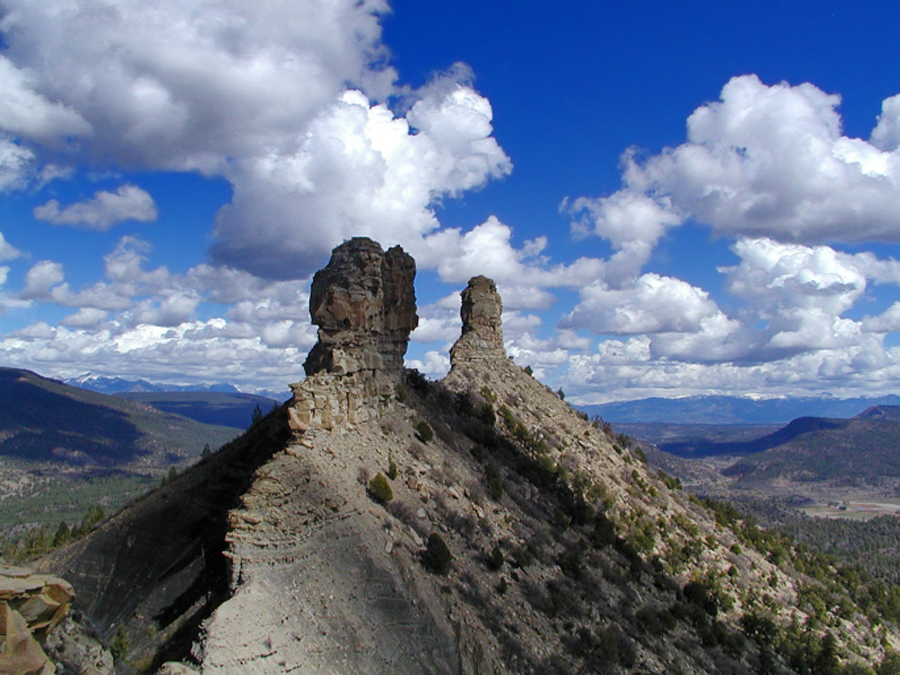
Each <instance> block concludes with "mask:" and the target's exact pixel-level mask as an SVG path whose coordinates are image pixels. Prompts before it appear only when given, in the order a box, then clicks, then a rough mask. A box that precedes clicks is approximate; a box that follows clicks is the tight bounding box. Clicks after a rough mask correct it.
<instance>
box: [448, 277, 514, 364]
mask: <svg viewBox="0 0 900 675" xmlns="http://www.w3.org/2000/svg"><path fill="white" fill-rule="evenodd" d="M461 295H462V306H461V308H460V312H459V314H460V317H461V318H462V323H463V326H462V335H460V338H459V340H457V341H456V344H455V345H453V349H451V350H450V362H451V364H454V365H455V364H456V363H457V362H466V361H484V360H495V359H505V358H506V350H505V349H504V348H503V329H502V327H501V323H500V315H501V314H502V312H503V303H502V302H501V300H500V294H499V293H497V285H496V284H495V283H494V282H493V281H492V280H491V279H488V278H487V277H484V276H477V277H472V278H471V279H470V280H469V285H468V286H466V289H465V290H464V291H463V292H462V294H461Z"/></svg>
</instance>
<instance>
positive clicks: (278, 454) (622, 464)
mask: <svg viewBox="0 0 900 675" xmlns="http://www.w3.org/2000/svg"><path fill="white" fill-rule="evenodd" d="M414 269H415V268H414V264H412V263H411V259H409V258H408V256H406V254H405V253H403V252H402V250H400V249H397V248H395V249H391V250H390V251H388V252H387V253H384V252H383V251H382V250H381V248H380V247H379V246H378V245H377V244H375V243H374V242H371V241H370V240H365V239H354V240H351V241H350V242H346V243H345V244H344V245H342V246H341V247H338V249H336V250H335V252H334V255H333V256H332V261H331V263H329V266H328V267H327V268H325V270H323V271H322V272H320V273H319V274H317V275H316V280H315V281H314V289H313V293H312V297H311V301H310V309H311V314H312V315H313V319H314V321H315V322H316V324H317V325H318V326H319V328H320V331H319V337H320V341H319V344H318V345H317V346H316V348H314V350H313V351H312V352H311V354H310V358H309V359H308V361H307V366H306V369H307V374H308V377H307V379H306V380H305V381H304V382H302V383H299V384H297V385H294V386H293V387H292V389H293V391H294V398H293V399H292V400H291V401H290V402H289V403H288V404H287V406H286V407H285V408H283V409H282V410H279V411H277V412H276V413H273V415H270V416H269V417H267V418H266V419H264V420H263V421H262V422H260V424H259V425H258V427H257V428H255V429H251V431H250V433H249V434H248V437H247V439H244V440H239V441H236V442H235V443H234V444H232V445H230V446H228V447H226V448H225V449H224V450H223V451H221V452H220V453H217V454H216V455H214V456H213V458H211V460H210V462H209V466H207V467H206V468H204V467H203V466H202V465H201V466H199V467H197V469H196V470H194V473H195V474H196V476H195V477H190V476H189V475H188V474H190V473H191V472H186V474H185V476H183V477H182V478H181V480H182V482H183V483H185V484H186V483H187V482H188V481H190V482H191V485H192V486H193V487H192V488H191V489H184V488H180V489H179V488H178V486H177V485H176V486H169V487H168V492H164V495H165V496H166V498H165V499H162V498H161V497H160V496H154V497H152V498H151V499H148V502H147V503H146V504H145V505H144V507H143V513H144V516H143V517H145V518H147V519H149V520H148V521H147V523H149V522H150V521H152V520H153V519H154V518H156V519H162V518H163V514H171V510H169V511H166V510H165V509H164V507H163V504H164V503H168V504H169V506H170V507H173V506H174V507H180V508H182V509H184V508H191V504H192V503H196V501H197V500H201V501H202V503H204V504H207V503H208V502H209V501H210V500H206V501H203V500H204V498H203V494H204V492H203V490H204V489H205V485H206V483H208V480H207V479H206V478H205V476H207V475H208V473H209V472H210V471H212V467H215V469H216V470H217V471H229V469H230V471H231V472H232V473H233V474H235V475H236V476H237V478H236V479H235V480H234V481H233V482H232V483H231V484H229V487H228V490H227V494H228V495H231V497H230V499H233V500H234V501H233V503H231V502H229V499H226V498H225V496H224V493H223V496H222V498H220V499H218V500H215V505H216V506H215V509H213V508H212V507H211V506H210V507H209V508H210V510H211V513H212V512H214V513H216V514H221V515H222V517H223V518H227V525H226V524H223V525H221V527H222V529H215V530H210V529H204V530H203V531H204V533H205V535H204V536H206V539H205V540H206V541H207V542H208V543H207V546H208V548H206V549H204V550H205V551H207V554H206V555H205V556H200V557H198V555H197V553H196V552H195V553H194V554H193V557H191V556H186V557H184V556H183V560H181V561H179V560H178V559H177V558H175V553H176V549H177V547H172V550H171V551H170V550H169V549H165V550H164V551H161V555H157V560H156V561H155V565H156V567H157V568H159V570H162V571H157V572H154V573H153V574H148V573H147V571H146V570H142V569H141V568H140V565H138V563H137V562H136V561H135V560H131V562H130V563H129V564H128V565H126V562H128V561H129V559H130V558H129V556H132V557H133V555H134V554H133V553H132V551H133V550H134V549H135V548H140V546H141V545H142V544H141V537H142V536H143V535H142V531H141V528H138V527H135V526H134V524H133V519H134V518H135V516H134V514H133V512H129V511H128V510H126V511H124V512H122V513H121V514H119V515H117V516H116V518H115V519H113V521H111V523H115V522H116V521H117V519H118V523H119V524H118V525H113V524H107V525H105V526H104V527H102V528H100V530H98V531H97V532H95V533H94V534H93V535H91V537H89V538H88V540H87V541H85V543H83V544H81V548H80V549H79V550H77V551H74V550H70V551H69V552H67V553H62V554H59V555H58V556H57V557H56V559H55V560H56V562H55V563H54V564H55V567H54V569H59V570H60V571H61V572H65V571H66V570H68V571H69V572H73V571H78V570H80V572H79V574H80V576H79V574H76V577H77V578H74V577H72V576H71V574H70V575H69V576H70V578H72V579H73V582H75V583H76V587H77V586H78V581H79V580H84V581H85V583H88V582H89V581H90V579H89V577H87V576H86V575H85V573H84V570H85V562H84V561H86V560H91V561H92V563H93V564H95V565H99V566H100V567H101V568H102V566H103V565H104V564H106V565H107V566H109V565H110V564H112V563H111V561H110V558H109V555H111V554H112V552H114V553H115V556H116V557H115V561H116V563H115V564H116V565H118V566H119V569H120V570H122V572H123V573H127V574H129V575H132V576H136V575H142V576H141V577H140V578H142V579H146V580H147V583H146V585H145V587H143V588H142V589H141V591H140V593H141V594H142V595H143V596H144V597H143V598H142V599H141V598H139V599H128V600H127V601H126V600H125V599H122V598H115V597H112V596H110V595H102V599H101V600H94V601H92V602H93V603H94V604H93V605H92V606H91V610H92V611H89V612H86V613H87V614H88V615H89V616H92V617H105V618H104V619H103V620H101V621H100V623H102V625H103V627H104V628H105V630H106V631H107V633H106V634H107V635H108V634H109V630H110V628H111V626H112V625H113V623H114V620H115V621H122V622H123V625H125V626H127V628H128V631H129V634H130V635H131V636H132V638H134V639H135V641H138V640H137V638H140V642H141V647H140V649H141V650H143V651H138V650H136V651H135V654H134V655H133V656H132V659H136V657H137V656H138V654H148V653H150V650H152V649H156V654H157V656H156V657H155V663H159V661H160V660H161V656H162V655H166V654H168V655H178V654H179V651H178V649H176V648H175V647H174V646H173V642H172V641H171V639H170V637H171V636H172V635H174V634H175V633H176V632H177V631H176V630H175V629H173V627H172V625H175V624H177V625H179V626H182V627H189V626H196V625H198V623H200V621H201V620H202V624H201V628H200V630H199V632H198V633H196V634H195V637H194V646H193V649H192V652H191V656H190V657H189V658H188V660H189V661H191V662H192V664H193V665H192V666H190V667H195V668H197V669H200V670H202V672H203V673H209V674H220V673H222V674H225V673H251V674H252V673H284V672H297V673H334V672H341V673H344V672H347V673H349V672H366V673H506V672H518V673H538V672H540V673H545V672H550V673H569V672H572V673H574V672H611V673H619V672H642V673H714V672H716V673H718V672H729V673H751V672H756V671H760V672H762V671H765V672H771V673H792V672H800V671H798V670H797V669H796V667H795V666H794V665H793V664H792V662H791V658H792V657H791V656H790V655H789V654H788V653H787V652H783V653H782V652H778V650H777V649H776V644H775V642H774V638H770V637H767V636H769V635H770V631H769V627H770V626H769V624H768V623H765V621H770V622H771V626H772V630H775V631H776V632H777V631H778V630H781V629H779V628H777V627H778V626H779V625H780V626H784V627H785V628H784V630H785V631H788V630H789V627H790V626H792V625H797V626H806V627H807V628H806V630H807V632H806V633H805V635H807V636H808V638H810V639H809V640H808V641H807V642H806V643H804V644H806V645H807V647H805V648H807V649H809V650H811V651H809V653H808V654H806V655H807V656H809V658H810V659H812V658H816V659H824V658H825V656H827V657H828V658H831V653H830V652H829V654H826V655H825V656H822V654H821V653H820V652H821V651H824V650H823V649H820V648H819V647H818V646H817V645H818V644H819V642H822V641H823V640H824V637H825V636H828V635H830V636H831V638H830V639H834V640H835V644H836V645H837V646H838V647H839V648H840V656H839V657H838V656H835V659H836V661H835V663H838V664H839V665H840V663H844V664H848V665H852V664H856V665H859V667H863V666H864V665H865V664H874V663H877V662H878V661H879V660H880V659H881V658H882V656H883V655H884V653H885V649H886V648H889V647H891V646H894V647H896V646H897V645H898V641H897V632H896V630H895V629H894V628H892V627H890V626H888V625H887V624H885V625H884V627H882V628H879V629H878V630H877V631H876V629H875V627H874V623H873V620H872V619H871V618H870V617H869V616H866V614H865V613H864V612H862V611H861V610H860V609H859V608H858V607H856V606H855V605H853V604H852V603H851V602H848V603H847V604H845V605H842V610H841V612H839V613H838V612H835V613H831V614H829V613H826V614H825V615H820V613H819V609H817V606H816V605H815V603H812V602H811V601H809V599H808V596H809V593H810V590H809V589H815V588H818V586H817V584H818V585H819V586H820V585H821V582H818V581H816V580H815V579H813V578H811V577H809V576H808V575H806V574H805V573H804V572H803V571H802V570H801V569H800V567H799V566H798V564H797V562H796V560H797V559H796V558H794V557H791V556H790V555H784V554H782V555H779V556H776V555H773V551H771V550H766V548H765V547H763V546H762V545H761V544H759V541H760V539H759V538H758V536H757V535H753V536H750V534H748V532H750V533H752V530H750V529H749V526H748V525H747V524H746V523H743V522H742V521H740V519H739V518H736V517H734V516H732V515H729V514H728V513H727V512H721V513H719V512H711V511H710V510H709V509H707V508H706V507H704V506H703V505H702V504H700V503H699V502H697V501H696V500H692V499H691V498H689V497H688V496H687V495H686V494H684V493H682V492H681V491H680V490H678V489H677V486H676V485H674V483H673V482H672V481H670V480H668V479H667V478H666V477H665V476H661V475H657V474H655V473H652V472H651V471H649V469H648V468H647V466H646V464H644V463H643V461H642V459H641V455H640V452H639V451H638V450H637V449H635V448H633V447H629V440H628V439H626V438H622V437H616V436H613V435H612V434H611V433H610V432H609V430H608V429H604V428H603V427H602V426H601V425H598V424H592V423H591V422H590V421H589V420H587V419H585V417H584V416H581V415H579V414H578V413H577V412H576V411H574V410H573V409H572V408H571V407H569V406H568V405H567V404H566V403H565V402H564V401H562V400H561V399H560V397H559V396H557V395H556V394H554V393H553V392H551V391H550V390H549V389H547V387H545V386H544V385H542V384H541V383H540V382H538V381H537V380H535V379H534V378H532V377H531V376H530V375H529V374H528V373H527V372H525V371H524V370H523V369H522V368H519V367H518V366H516V365H515V364H514V363H513V362H512V361H511V360H510V359H509V358H507V356H506V353H505V350H504V349H503V338H502V326H501V323H500V317H501V310H502V304H501V300H500V297H499V295H498V294H497V291H496V287H495V285H494V284H493V282H491V281H490V280H489V279H487V278H485V277H476V278H474V279H472V280H471V281H470V283H469V285H468V287H467V288H466V289H465V290H464V291H463V293H462V309H461V317H462V320H463V331H462V335H461V337H460V339H459V341H458V342H457V344H456V345H455V346H454V347H453V350H452V351H451V363H452V368H451V371H450V373H449V374H448V375H447V376H446V377H445V378H444V380H443V381H442V382H429V381H428V380H426V379H425V378H423V377H422V376H420V375H419V374H418V373H415V372H413V371H406V370H404V369H403V367H402V355H403V353H404V352H405V347H406V339H407V338H408V335H409V331H410V330H411V329H412V328H413V327H415V324H416V319H415V304H414V302H415V300H414V298H415V295H414V292H413V289H412V283H413V276H414ZM251 446H252V447H255V448H256V450H255V451H254V452H253V453H251V454H252V455H253V456H254V457H256V458H257V460H256V461H255V462H253V463H249V462H244V463H243V464H240V463H238V462H237V458H239V457H242V456H244V454H242V453H247V452H248V451H247V450H246V449H245V448H246V447H251ZM222 453H225V454H226V455H227V454H228V453H231V455H230V459H229V461H227V462H226V461H224V460H222V459H221V458H220V457H221V455H222ZM204 471H205V472H207V474H204V473H203V472H204ZM379 474H380V476H379ZM385 484H386V485H387V486H388V488H389V489H387V490H385V488H384V487H381V486H383V485H385ZM223 507H224V508H225V509H226V510H224V511H222V510H221V509H222V508H223ZM216 509H219V510H216ZM154 513H156V514H157V515H155V516H154V515H153V514H154ZM210 518H211V519H212V520H210V521H208V522H209V523H212V522H215V523H223V522H224V521H223V520H220V519H219V516H215V518H213V516H212V515H211V516H210ZM130 519H131V520H130ZM129 523H132V524H129ZM145 525H146V523H145ZM201 525H202V523H199V522H196V523H193V524H191V525H190V526H188V525H185V526H184V527H183V528H178V527H176V528H175V529H176V532H175V533H174V534H175V535H178V533H179V532H180V531H181V530H182V529H185V530H190V529H191V528H194V530H196V528H197V527H200V526H201ZM170 527H171V523H170ZM204 527H207V528H208V527H209V525H206V526H204ZM218 527H220V525H216V528H218ZM113 528H118V529H117V530H115V529H113ZM116 532H118V536H119V537H121V535H122V534H123V533H124V532H127V533H128V536H129V537H130V538H131V541H130V543H129V544H128V545H127V546H123V545H118V548H113V543H114V542H115V541H118V540H119V539H117V538H116ZM173 536H174V535H173ZM220 536H221V540H220V541H221V544H220V547H219V548H218V549H216V548H215V546H214V543H215V541H216V540H217V539H216V538H217V537H220ZM97 541H106V542H107V543H106V547H107V548H109V549H110V553H109V554H106V555H102V554H100V553H98V551H99V550H101V549H102V547H99V546H98V545H97V544H96V543H92V542H97ZM219 551H221V557H216V556H217V555H218V552H219ZM92 552H93V553H92ZM216 560H227V561H228V564H227V565H225V566H223V567H221V568H220V567H216V565H217V563H216V562H215V561H216ZM79 561H81V562H79ZM104 561H106V562H105V563H104ZM204 565H205V567H204ZM52 566H53V565H51V567H52ZM188 570H193V571H192V572H191V573H190V574H189V573H188ZM176 572H177V573H176ZM216 575H219V576H216ZM103 576H104V575H103V573H100V572H95V573H94V577H95V578H102V577H103ZM107 576H108V575H107ZM209 577H215V579H217V580H218V581H216V582H215V583H212V582H210V581H209V580H208V578H209ZM188 582H190V583H188ZM93 583H94V587H98V582H93ZM204 584H205V586H204ZM220 584H223V585H226V586H227V590H225V589H224V588H222V586H221V585H220ZM88 585H90V584H88ZM198 588H199V589H200V590H202V589H203V588H216V589H221V590H220V591H218V592H217V594H214V596H213V597H211V594H210V593H207V594H206V595H204V594H203V593H199V594H198V593H197V592H196V591H197V589H198ZM162 591H165V592H164V593H163V592H162ZM80 595H82V593H81V592H80ZM163 597H167V598H169V600H166V601H165V602H163V601H162V599H161V598H163ZM150 598H155V599H154V600H152V601H151V600H150ZM204 598H206V600H205V601H204ZM187 599H193V600H192V602H193V603H194V604H193V605H192V604H191V602H187V601H186V600H187ZM842 602H843V601H842ZM128 603H130V604H128ZM187 607H195V609H194V610H192V612H189V611H188V610H187V609H186V608H187ZM200 607H202V608H203V611H200ZM151 610H152V611H151ZM187 617H192V618H191V619H190V620H188V618H187ZM203 617H206V618H203ZM770 617H771V618H770ZM167 621H168V622H169V623H166V622H167ZM179 622H180V623H179ZM170 624H172V625H170ZM149 628H153V629H154V630H156V631H157V633H156V635H159V636H163V635H166V636H170V637H165V638H163V637H160V638H159V639H157V640H156V641H155V642H154V641H153V640H148V639H146V637H145V636H146V635H147V633H148V629H149ZM763 628H765V630H763ZM786 634H787V633H786ZM826 642H827V640H826ZM178 644H184V642H183V640H182V641H181V642H178ZM835 653H837V652H835ZM180 654H181V655H182V656H186V655H185V654H184V651H183V649H182V651H181V652H180ZM823 662H824V661H823ZM829 664H830V662H829ZM127 667H128V666H127V664H124V663H123V664H120V669H123V670H127ZM172 667H174V666H172ZM182 667H183V668H185V667H189V666H182ZM822 672H825V671H822ZM835 672H836V671H835Z"/></svg>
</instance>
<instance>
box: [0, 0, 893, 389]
mask: <svg viewBox="0 0 900 675" xmlns="http://www.w3.org/2000/svg"><path fill="white" fill-rule="evenodd" d="M863 9H864V10H865V11H863ZM0 17H2V18H0V35H2V51H0V233H2V237H3V238H2V240H0V281H2V285H0V363H2V364H3V365H6V366H12V367H24V368H30V369H33V370H35V371H37V372H39V373H41V374H43V375H48V376H53V377H76V376H79V375H82V374H84V373H88V372H89V373H93V374H96V375H108V376H113V375H117V376H122V377H130V378H131V377H133V378H136V377H143V378H147V379H151V380H155V381H160V382H171V383H178V384H187V383H197V382H220V381H225V382H230V383H233V384H235V385H237V386H239V387H240V388H242V389H244V390H246V391H255V390H258V389H263V390H270V391H284V390H285V389H286V385H287V384H288V383H289V382H293V381H296V380H298V379H300V378H301V376H302V363H303V360H304V358H305V354H306V352H307V351H308V350H309V348H310V347H311V346H312V344H313V343H314V341H315V330H314V328H313V327H312V326H310V325H309V321H308V310H307V304H306V303H307V300H308V295H307V294H308V286H309V279H310V276H311V274H312V273H313V272H314V271H315V270H316V269H317V268H319V267H321V266H323V265H324V264H325V263H326V262H327V259H328V253H329V251H330V249H331V248H332V247H333V246H335V245H336V244H338V243H340V242H341V241H342V240H343V239H345V238H348V237H350V236H354V235H367V236H371V237H373V238H375V239H376V240H378V241H380V242H381V243H382V244H383V245H384V246H385V247H387V246H390V245H393V244H397V243H399V244H401V245H402V246H403V247H404V248H405V249H406V250H408V251H410V252H411V253H412V254H413V255H414V256H415V257H416V259H417V262H418V266H419V277H418V280H417V293H418V296H419V314H420V317H421V323H420V328H419V330H418V331H417V332H416V333H415V334H414V335H413V340H412V342H411V344H410V349H409V352H408V355H407V358H408V362H409V364H410V365H411V366H414V367H417V368H419V369H420V370H422V371H423V372H425V373H426V374H428V375H429V376H432V377H439V376H441V375H442V374H443V373H444V372H446V369H447V368H448V366H449V362H448V349H449V346H450V345H451V344H452V342H453V341H454V340H455V338H456V336H457V335H458V332H459V318H458V293H459V290H460V289H461V288H463V287H464V286H465V283H466V280H467V279H468V278H469V277H470V276H473V275H474V274H486V275H488V276H491V277H493V278H494V279H495V280H496V281H497V282H498V285H499V288H500V291H501V293H502V295H503V298H504V332H505V337H506V342H507V349H508V351H509V353H510V354H511V355H512V356H513V358H514V359H515V360H516V362H517V363H519V364H521V365H530V366H531V367H532V368H533V369H534V371H535V372H536V374H537V375H538V376H539V377H540V378H541V379H542V380H544V381H545V382H547V383H548V384H549V385H550V386H552V387H553V388H558V387H562V388H563V389H564V390H565V391H566V393H567V398H568V400H572V401H575V402H580V403H592V402H603V401H608V400H617V399H629V398H641V397H645V396H682V395H690V394H701V393H724V394H753V395H773V396H774V395H788V394H800V395H809V394H818V393H825V392H829V393H833V394H835V395H838V396H851V395H852V396H856V395H869V394H871V395H876V394H882V393H891V392H896V391H897V390H898V386H897V384H896V383H897V381H898V377H900V292H898V284H900V263H898V262H897V259H898V258H900V247H898V242H900V150H898V145H900V76H898V72H900V68H898V66H900V56H898V48H897V46H896V39H895V37H894V35H893V32H894V27H895V26H896V25H897V24H898V20H900V4H898V3H896V2H887V1H883V2H871V3H867V4H866V5H865V6H864V7H863V6H859V5H850V4H848V3H846V2H816V3H812V2H795V3H775V2H754V3H720V2H687V3H658V2H645V1H636V2H629V3H588V2H573V3H564V4H562V5H561V4H560V3H548V2H531V3H522V2H512V1H506V0H496V1H495V2H490V3H485V2H483V1H482V2H474V1H470V0H457V1H456V2H453V3H449V2H443V1H441V0H435V1H433V2H420V1H419V2H416V1H413V0H396V1H395V2H390V3H389V2H387V1H386V0H364V1H363V2H357V1H356V0H330V1H326V0H315V1H313V0H292V1H291V2H288V1H286V0H285V1H278V0H269V1H264V2H258V3H253V4H252V6H250V5H247V3H243V2H239V1H238V0H226V1H225V2H221V1H217V2H210V1H209V0H192V1H190V2H184V1H181V2H167V1H163V2H158V3H146V2H142V1H141V0H90V1H89V0H71V2H67V3H65V4H62V3H59V2H44V1H41V0H0Z"/></svg>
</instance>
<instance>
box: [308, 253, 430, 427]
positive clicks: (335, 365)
mask: <svg viewBox="0 0 900 675" xmlns="http://www.w3.org/2000/svg"><path fill="white" fill-rule="evenodd" d="M415 276H416V263H415V261H414V260H413V258H412V257H411V256H410V255H409V254H407V253H406V252H405V251H404V250H403V249H402V248H400V247H399V246H395V247H393V248H391V249H389V250H388V251H387V252H385V251H384V250H382V248H381V246H379V245H378V243H376V242H374V241H372V240H371V239H368V238H366V237H354V238H353V239H350V240H349V241H346V242H344V243H343V244H341V245H340V246H338V247H337V248H335V249H334V251H332V255H331V260H330V261H329V263H328V265H327V266H326V267H325V268H323V269H321V270H319V271H318V272H317V273H316V275H315V277H313V283H312V288H311V290H310V299H309V312H310V316H311V317H312V322H313V323H314V324H315V325H316V326H318V327H319V341H318V342H317V343H316V345H315V347H313V349H312V350H311V351H310V353H309V356H308V357H307V359H306V363H304V364H303V368H304V370H305V371H306V375H307V378H308V379H307V381H305V382H301V383H298V384H294V385H291V389H292V390H293V392H294V399H293V401H292V404H291V407H290V423H291V427H292V428H293V429H295V430H299V431H305V430H306V429H309V428H315V427H321V428H332V427H334V426H336V425H338V424H341V423H342V422H345V421H348V422H351V423H353V422H360V421H363V420H365V419H369V418H371V417H372V416H373V415H377V414H378V413H379V410H380V409H382V408H383V407H384V406H385V405H387V403H388V402H389V401H390V399H391V397H392V396H393V394H394V387H395V384H396V382H397V381H399V379H400V376H401V373H402V369H403V356H404V354H406V347H407V343H408V342H409V334H410V333H411V332H412V331H413V330H414V329H415V328H416V326H417V325H418V323H419V317H418V316H417V315H416V294H415V288H414V286H413V282H414V280H415ZM313 379H314V380H315V382H316V384H315V386H310V385H309V384H308V383H309V382H310V381H311V380H313Z"/></svg>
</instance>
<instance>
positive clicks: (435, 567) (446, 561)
mask: <svg viewBox="0 0 900 675" xmlns="http://www.w3.org/2000/svg"><path fill="white" fill-rule="evenodd" d="M452 561H453V554H452V553H450V549H449V548H448V547H447V543H446V542H445V541H444V539H443V537H441V535H439V534H438V533H437V532H432V533H431V534H429V535H428V541H427V542H426V544H425V551H424V552H423V553H422V562H423V564H424V565H425V567H426V568H427V569H429V570H431V571H432V572H434V573H435V574H446V573H447V571H448V570H449V569H450V563H451V562H452Z"/></svg>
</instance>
